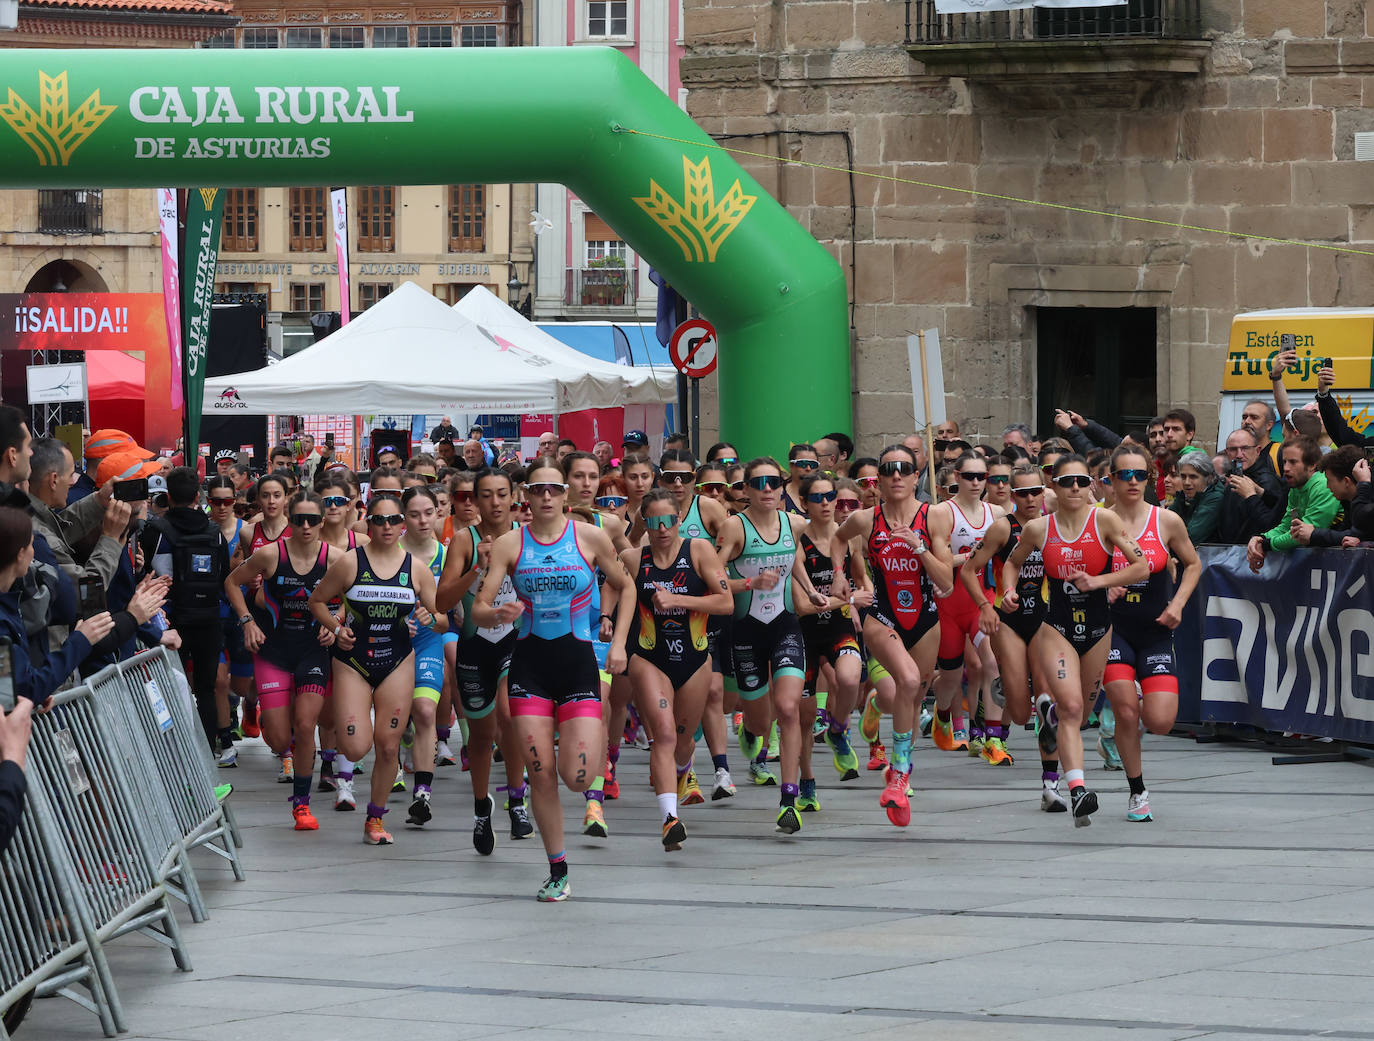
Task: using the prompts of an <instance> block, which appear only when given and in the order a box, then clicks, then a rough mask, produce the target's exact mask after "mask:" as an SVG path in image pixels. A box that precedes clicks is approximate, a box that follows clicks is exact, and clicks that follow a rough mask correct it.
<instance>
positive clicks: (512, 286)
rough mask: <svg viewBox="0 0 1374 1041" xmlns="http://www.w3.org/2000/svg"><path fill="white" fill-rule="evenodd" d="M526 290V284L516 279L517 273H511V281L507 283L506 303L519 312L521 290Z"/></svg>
mask: <svg viewBox="0 0 1374 1041" xmlns="http://www.w3.org/2000/svg"><path fill="white" fill-rule="evenodd" d="M524 288H525V283H524V282H521V281H520V279H518V278H516V277H515V272H514V271H511V273H510V281H509V282H507V283H506V301H507V302H508V303H509V304H510V305H511V307H514V308H516V309H517V310H518V309H519V307H520V290H522V289H524Z"/></svg>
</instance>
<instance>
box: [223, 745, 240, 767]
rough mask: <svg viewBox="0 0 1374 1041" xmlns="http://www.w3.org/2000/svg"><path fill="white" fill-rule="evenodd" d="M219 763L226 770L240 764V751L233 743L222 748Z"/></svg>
mask: <svg viewBox="0 0 1374 1041" xmlns="http://www.w3.org/2000/svg"><path fill="white" fill-rule="evenodd" d="M219 765H220V766H221V767H223V768H224V769H226V770H229V769H232V768H234V767H237V766H238V765H239V753H238V750H237V749H236V748H235V747H234V746H233V745H226V746H225V747H224V748H222V749H221V750H220V753H219Z"/></svg>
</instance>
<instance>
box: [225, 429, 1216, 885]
mask: <svg viewBox="0 0 1374 1041" xmlns="http://www.w3.org/2000/svg"><path fill="white" fill-rule="evenodd" d="M936 447H937V448H943V447H944V446H943V445H941V444H939V443H938V442H937V445H936ZM921 448H923V446H922V445H920V444H919V442H915V439H908V441H907V442H906V443H900V444H894V445H889V446H887V447H886V448H884V449H883V450H882V451H881V452H880V453H879V454H878V455H876V456H874V457H871V458H866V459H856V460H854V461H852V462H850V463H849V464H848V466H847V467H840V466H838V465H835V464H834V463H832V464H831V465H830V466H828V467H826V468H823V464H822V461H821V460H822V456H821V454H818V452H817V450H816V447H815V446H813V445H811V444H809V443H802V444H796V445H794V446H793V447H792V448H791V450H790V452H789V453H788V456H789V458H788V459H787V461H786V462H779V461H778V460H776V459H774V458H771V457H767V456H764V457H758V458H753V459H749V460H745V459H744V457H742V456H741V455H740V453H739V452H738V451H737V450H736V448H735V446H734V445H732V444H729V443H720V444H717V445H714V446H712V448H711V449H710V450H709V451H708V452H707V453H706V455H705V458H704V459H703V460H700V461H699V460H697V459H696V458H695V457H694V456H693V455H692V454H691V453H690V452H689V451H687V450H686V449H685V448H670V449H668V450H667V451H665V452H664V453H662V455H661V456H660V458H658V459H656V460H653V459H650V458H649V457H648V455H647V454H644V453H631V454H627V455H626V456H625V458H623V459H622V460H619V461H618V463H616V464H615V465H613V466H608V465H607V463H606V461H605V460H604V459H601V458H598V456H595V455H593V454H591V453H589V452H580V451H575V450H574V451H567V450H564V451H563V455H562V458H555V457H554V456H544V457H540V458H538V459H536V460H535V461H533V462H532V463H530V464H528V465H527V466H523V467H519V466H507V467H506V468H487V469H480V470H477V471H475V472H473V471H468V472H459V473H445V472H443V471H442V469H441V468H440V467H439V466H437V465H436V464H435V461H434V460H432V459H430V458H429V457H427V456H417V457H416V458H414V459H411V460H410V461H409V462H408V463H407V464H406V465H405V468H398V467H394V466H382V467H379V468H378V469H376V470H374V471H373V472H372V473H370V474H368V475H365V478H366V479H365V482H364V481H362V480H360V479H359V477H358V476H357V475H354V474H353V473H351V472H349V471H347V470H345V469H342V468H341V467H334V468H331V469H329V470H327V471H325V472H323V473H321V474H319V475H318V476H317V477H316V478H315V480H314V481H313V484H312V486H311V487H299V486H296V484H295V478H294V475H291V474H284V473H276V474H269V475H267V476H265V477H263V478H261V479H260V480H259V481H258V482H257V484H256V486H255V487H254V488H253V489H252V492H251V497H250V501H251V505H250V506H249V508H248V509H245V508H243V507H242V506H239V508H237V509H235V508H234V507H235V503H236V498H235V488H234V482H233V481H232V480H231V479H230V478H228V477H217V478H212V479H211V480H210V481H209V483H208V499H209V504H208V505H209V509H210V511H211V516H212V518H213V519H214V520H215V522H216V523H218V524H219V525H220V527H221V530H222V531H223V532H224V535H225V538H226V539H227V540H228V541H229V542H230V546H231V552H232V553H233V555H234V562H235V566H234V568H233V571H232V573H231V574H230V575H229V576H228V578H227V580H226V582H225V586H224V589H225V592H224V615H225V625H226V634H227V637H228V640H227V644H226V646H227V647H228V651H227V654H226V658H227V660H226V662H225V665H224V667H223V675H222V684H223V686H224V688H225V690H226V692H227V691H229V690H232V691H233V692H234V693H236V694H237V695H239V696H240V697H241V699H242V702H243V706H242V707H243V714H244V718H243V725H244V728H245V730H246V731H247V732H248V733H250V734H252V733H256V732H257V731H258V729H260V732H261V734H262V736H263V738H264V739H265V741H266V742H267V744H268V745H269V746H270V747H271V748H272V750H273V751H274V752H275V753H276V754H277V755H278V756H279V757H281V767H280V779H281V780H282V781H283V782H288V781H289V782H290V783H291V784H292V785H293V788H292V818H293V823H294V827H295V828H296V829H298V830H303V831H310V830H315V829H317V828H318V827H319V820H318V818H317V817H316V816H315V815H314V813H313V812H312V810H311V805H310V800H311V794H312V790H313V789H315V785H316V782H317V780H318V784H319V790H320V791H326V790H329V791H332V794H333V798H334V807H335V809H336V810H345V811H346V810H354V809H355V808H356V806H357V800H356V796H355V794H354V778H355V777H356V776H357V775H358V773H359V771H360V770H361V769H362V768H361V767H360V766H359V761H360V760H362V759H364V758H365V757H367V756H369V755H370V756H371V762H370V764H369V767H368V769H369V782H368V783H369V792H368V797H367V800H366V813H365V821H364V829H363V833H364V838H365V840H366V841H367V842H368V843H370V844H374V845H386V844H390V843H392V842H393V836H392V834H391V832H390V831H388V829H387V826H386V823H385V818H386V815H387V812H388V806H387V803H388V799H389V798H390V797H391V795H392V794H393V791H398V790H399V791H404V790H405V788H406V777H407V774H412V775H413V776H412V777H411V780H410V789H409V795H410V803H409V809H408V815H407V818H406V823H407V824H408V825H411V826H414V827H423V826H424V825H425V824H426V823H428V822H429V821H430V820H431V819H432V816H433V814H434V813H435V812H436V809H435V807H434V806H433V804H432V800H433V784H434V776H435V774H434V771H435V768H436V767H437V766H444V765H457V763H456V761H455V757H454V755H453V752H452V749H451V745H450V741H451V740H453V734H454V732H455V731H460V732H461V734H462V741H461V751H460V757H461V761H462V766H463V769H464V770H465V771H467V772H468V773H469V775H470V778H471V784H472V797H473V845H474V847H475V849H476V850H477V851H478V852H479V853H481V854H490V853H491V852H492V851H493V849H494V847H495V841H496V840H495V827H494V825H493V818H494V817H495V816H496V798H497V792H500V791H504V792H505V796H506V798H505V809H506V812H507V813H508V815H509V819H510V835H511V838H512V839H523V838H526V837H528V836H530V835H531V834H532V833H533V830H534V826H535V825H537V827H538V831H539V835H540V838H541V840H542V842H543V845H544V848H545V852H546V854H547V858H548V862H549V876H548V878H547V880H546V881H545V882H544V884H543V886H542V887H540V889H539V891H538V894H537V895H538V899H540V900H541V901H558V900H563V899H566V897H567V896H568V895H569V893H570V885H569V878H568V867H567V857H566V853H565V847H564V826H563V810H562V807H561V805H560V795H559V791H560V781H561V784H562V787H564V788H566V789H568V790H569V791H571V792H573V793H576V794H580V795H581V796H582V798H583V809H584V818H583V831H584V833H585V834H587V835H589V836H592V837H595V838H606V837H607V836H608V835H609V827H610V826H609V823H608V821H607V817H606V808H605V803H606V800H608V799H615V798H617V797H618V795H619V788H620V779H619V778H618V776H617V769H618V765H619V759H620V748H621V743H622V741H623V739H624V735H625V734H626V732H627V718H628V719H629V724H628V728H629V730H630V731H631V732H632V731H633V729H634V727H635V726H642V727H643V729H644V731H645V732H646V735H647V739H648V743H649V757H648V758H649V778H648V780H649V783H650V784H651V785H652V787H653V790H654V793H655V797H656V800H657V804H658V810H659V816H660V818H661V824H662V827H661V840H662V844H663V847H664V849H665V850H668V851H673V850H678V849H680V848H681V847H682V845H683V843H684V842H685V841H686V839H687V829H686V826H685V824H684V822H683V820H682V817H681V816H680V809H681V807H683V806H690V805H693V804H696V803H701V802H704V801H705V800H706V798H707V795H706V793H705V792H704V791H703V789H702V786H701V784H700V782H699V781H698V778H697V774H696V767H695V763H696V757H697V756H698V752H699V746H700V745H702V744H704V745H705V746H706V754H707V755H709V757H710V759H711V764H712V775H713V776H712V783H711V785H710V798H711V799H712V800H721V799H727V798H731V797H733V796H735V795H736V791H737V790H736V787H735V784H734V780H733V777H732V774H731V771H730V762H729V760H730V754H731V747H730V743H731V729H732V725H731V722H732V720H733V729H734V737H735V742H736V744H737V747H738V749H739V751H740V753H741V754H742V756H743V762H744V764H745V769H746V770H747V776H748V779H749V781H750V782H751V783H752V784H754V785H756V786H760V787H772V786H777V787H778V792H779V804H778V808H777V811H776V815H775V816H774V817H773V826H774V828H775V829H776V830H777V831H778V832H781V833H784V834H793V833H796V832H798V831H800V830H801V828H802V821H803V815H804V814H806V813H808V812H816V811H819V810H820V808H821V803H820V795H819V793H818V790H817V784H816V776H815V772H814V770H813V765H812V751H813V748H814V747H815V746H816V745H824V746H825V747H826V748H827V750H828V751H829V753H830V758H831V759H832V763H833V766H834V769H835V770H836V772H837V774H838V776H839V778H840V782H839V783H841V784H844V783H848V782H853V781H855V780H857V779H858V778H859V777H860V776H861V773H860V766H861V763H860V757H859V755H858V753H857V752H856V751H855V745H854V744H853V743H851V722H852V721H853V720H854V716H855V713H856V711H857V712H858V713H859V716H858V720H857V722H858V731H859V735H860V737H861V739H862V741H863V743H864V744H866V745H867V747H868V753H869V754H868V760H867V767H868V769H869V770H874V771H877V770H882V771H883V785H882V789H881V793H880V795H879V797H878V806H879V807H880V808H881V809H882V811H884V813H885V815H886V818H887V820H888V821H890V822H891V824H892V825H895V826H897V827H899V828H904V827H907V826H908V825H909V824H910V822H911V819H912V809H911V800H912V796H913V793H914V790H913V786H912V748H913V743H914V741H915V740H916V739H917V735H918V734H927V733H928V734H929V737H930V738H931V740H932V742H933V745H934V747H935V748H936V749H939V750H943V751H946V752H952V753H960V754H966V755H968V756H974V757H977V758H979V759H980V760H981V761H983V762H985V763H986V764H988V765H990V766H993V767H1007V766H1010V765H1011V764H1012V762H1013V750H1012V749H1011V747H1010V746H1009V738H1010V733H1011V731H1010V727H1012V726H1018V727H1019V726H1020V725H1024V724H1026V723H1028V722H1029V721H1033V723H1034V726H1035V729H1036V731H1037V744H1038V751H1039V756H1040V759H1041V768H1042V777H1041V785H1040V792H1039V794H1040V805H1041V808H1042V809H1043V810H1045V811H1046V812H1050V813H1067V814H1069V815H1070V816H1071V818H1072V819H1073V822H1074V824H1075V825H1079V826H1081V825H1085V824H1087V823H1089V822H1090V819H1091V815H1092V814H1093V813H1094V812H1095V811H1096V810H1097V809H1098V799H1097V796H1096V794H1095V793H1094V792H1093V791H1092V790H1091V789H1090V788H1089V787H1088V785H1087V782H1086V777H1085V771H1084V766H1085V764H1084V746H1083V739H1082V736H1081V733H1082V727H1083V725H1084V722H1085V719H1086V718H1087V717H1088V715H1089V714H1090V713H1092V712H1093V711H1094V707H1095V705H1097V704H1098V703H1099V699H1105V702H1106V703H1107V704H1109V705H1110V709H1111V714H1112V715H1113V716H1114V721H1115V731H1114V741H1115V746H1114V747H1113V748H1112V749H1111V754H1110V755H1108V754H1107V751H1106V750H1105V749H1104V751H1103V755H1104V758H1105V759H1106V760H1107V764H1108V766H1113V765H1117V764H1119V765H1120V766H1121V767H1123V768H1124V770H1125V773H1126V777H1127V780H1128V783H1129V787H1130V794H1129V798H1128V804H1127V808H1126V817H1127V819H1128V820H1131V821H1148V820H1151V819H1152V814H1151V810H1150V806H1149V795H1148V792H1147V790H1146V788H1145V784H1144V776H1143V768H1142V765H1141V751H1140V733H1141V731H1142V730H1145V729H1148V730H1151V731H1153V732H1155V733H1167V732H1168V731H1169V729H1171V727H1172V726H1173V723H1174V718H1175V715H1176V712H1177V703H1178V684H1177V679H1176V675H1175V670H1174V660H1173V653H1172V630H1173V628H1174V627H1175V626H1177V625H1178V623H1179V618H1180V614H1181V610H1182V607H1183V604H1184V603H1185V602H1186V600H1187V598H1188V596H1189V595H1190V594H1191V592H1192V590H1193V588H1194V587H1195V585H1196V583H1197V579H1198V577H1199V572H1200V563H1199V561H1198V558H1197V554H1196V553H1195V552H1194V550H1193V547H1192V545H1191V543H1190V542H1189V540H1188V536H1187V532H1186V529H1185V526H1184V524H1183V522H1182V521H1181V519H1180V518H1179V517H1178V516H1177V515H1175V514H1172V513H1169V512H1167V511H1161V510H1160V509H1159V508H1158V507H1157V506H1154V505H1151V504H1150V503H1149V502H1148V501H1147V497H1146V490H1147V488H1149V487H1150V484H1151V482H1152V479H1153V474H1152V472H1151V459H1150V456H1149V454H1148V452H1147V450H1146V449H1144V448H1143V447H1142V446H1139V445H1136V444H1133V443H1131V442H1126V443H1123V444H1122V445H1121V447H1119V448H1117V449H1116V450H1115V451H1114V452H1113V453H1112V454H1111V455H1110V459H1109V465H1108V467H1107V474H1108V476H1107V477H1106V478H1105V480H1107V481H1109V482H1110V492H1111V494H1110V499H1111V502H1112V505H1111V506H1110V508H1107V507H1104V506H1102V505H1101V504H1100V502H1099V494H1100V492H1101V491H1102V488H1103V486H1102V485H1101V484H1100V483H1099V481H1098V480H1097V479H1096V478H1095V476H1094V473H1093V472H1092V470H1091V469H1090V467H1089V465H1088V462H1087V461H1086V460H1084V459H1083V458H1082V457H1080V456H1077V455H1073V454H1065V453H1063V452H1060V451H1053V450H1051V449H1046V450H1044V451H1042V452H1041V454H1040V456H1039V457H1038V458H1034V459H1032V458H1030V457H1029V456H1028V455H1027V453H1026V452H1024V451H1018V450H1016V449H1014V448H1013V449H1008V454H1007V455H1005V456H1004V455H1003V454H1001V453H993V452H990V451H986V450H984V451H981V452H980V451H974V450H972V449H968V450H965V451H962V452H960V453H959V454H958V455H957V457H956V458H953V459H951V460H948V461H949V462H950V463H951V464H952V467H951V469H950V471H949V475H948V477H947V478H946V480H947V483H946V484H944V485H942V486H941V488H940V489H938V494H937V495H936V499H937V500H938V501H936V502H934V503H930V502H924V501H921V500H920V499H919V498H918V495H917V491H918V480H919V479H920V476H921V472H922V471H921V467H922V465H923V463H924V460H923V459H921V458H920V457H919V456H918V451H919V450H920V449H921ZM837 470H840V471H841V472H839V473H837V472H836V471H837ZM249 512H251V513H252V514H253V515H252V516H247V517H244V516H239V515H241V514H245V513H249ZM884 716H886V717H889V719H890V745H891V751H890V753H889V752H888V748H887V746H886V745H885V744H884V743H883V741H882V740H881V734H880V730H881V726H882V719H883V717H884ZM1108 740H1111V739H1108ZM317 749H318V753H317ZM317 754H318V760H319V763H320V769H319V774H318V778H317V776H316V772H315V763H316V759H317ZM770 760H775V761H776V764H777V765H776V771H777V772H776V773H775V772H774V768H773V767H772V766H771V765H770ZM1114 760H1115V762H1114ZM234 762H235V759H234V753H233V750H232V749H228V750H227V751H226V752H225V753H224V757H223V758H222V760H221V763H222V765H224V766H226V767H227V766H232V765H234ZM498 762H499V763H500V764H501V765H502V766H503V768H504V772H505V781H506V783H505V785H504V786H503V787H502V788H499V789H496V790H495V791H494V790H493V788H492V785H491V781H492V773H493V767H494V766H495V765H496V764H497V763H498ZM1061 769H1062V778H1061ZM1061 781H1062V782H1063V783H1064V784H1065V785H1066V788H1067V792H1065V791H1064V790H1063V789H1061V787H1060V785H1061ZM531 811H532V814H533V822H531ZM879 819H881V818H879Z"/></svg>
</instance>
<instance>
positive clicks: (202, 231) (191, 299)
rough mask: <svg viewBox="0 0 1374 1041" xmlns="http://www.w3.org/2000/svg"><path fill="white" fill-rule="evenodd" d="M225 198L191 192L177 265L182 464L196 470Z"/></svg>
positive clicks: (214, 191) (214, 190)
mask: <svg viewBox="0 0 1374 1041" xmlns="http://www.w3.org/2000/svg"><path fill="white" fill-rule="evenodd" d="M223 216H224V193H223V192H222V191H221V190H220V189H218V188H195V189H192V190H191V191H189V192H187V193H186V251H185V255H184V260H183V263H182V265H181V272H182V282H181V290H182V301H181V325H182V329H181V341H182V343H184V344H185V345H186V353H185V356H184V357H185V360H184V362H183V363H182V375H183V379H184V385H185V391H186V393H185V400H186V462H187V465H188V466H194V465H195V462H194V460H195V452H196V446H197V445H199V444H200V411H201V403H202V401H203V400H204V398H205V359H206V355H207V353H208V351H209V348H210V308H211V306H212V304H213V303H214V297H215V261H216V259H217V258H218V256H219V235H220V225H221V223H222V218H223Z"/></svg>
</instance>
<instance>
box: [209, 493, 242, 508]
mask: <svg viewBox="0 0 1374 1041" xmlns="http://www.w3.org/2000/svg"><path fill="white" fill-rule="evenodd" d="M236 502H238V500H237V499H235V498H234V497H233V496H232V495H212V496H210V505H211V506H212V507H213V506H232V505H234V503H236Z"/></svg>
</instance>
